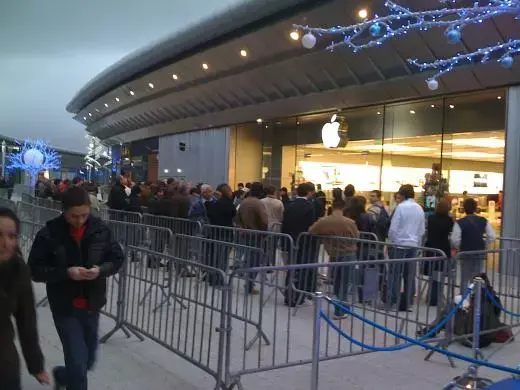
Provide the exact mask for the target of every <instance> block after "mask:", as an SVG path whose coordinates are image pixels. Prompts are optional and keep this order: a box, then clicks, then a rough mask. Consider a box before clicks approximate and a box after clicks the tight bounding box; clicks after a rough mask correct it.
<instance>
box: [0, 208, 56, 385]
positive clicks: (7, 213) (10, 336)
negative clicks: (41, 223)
mask: <svg viewBox="0 0 520 390" xmlns="http://www.w3.org/2000/svg"><path fill="white" fill-rule="evenodd" d="M19 233H20V221H19V220H18V217H17V216H16V214H15V213H14V212H13V211H11V210H9V209H6V208H0V346H1V347H0V389H2V390H21V388H22V387H21V379H20V359H19V357H18V352H17V350H16V346H15V343H14V340H15V332H14V329H13V322H12V321H11V319H12V318H14V322H15V323H16V328H17V333H18V339H19V341H20V345H21V347H22V353H23V356H24V358H25V362H26V364H27V369H28V370H29V372H30V373H31V375H32V376H33V377H35V378H36V380H37V381H38V382H40V383H41V384H49V383H50V379H49V375H48V374H47V372H46V371H45V369H44V360H43V354H42V350H41V348H40V343H39V341H38V327H37V324H36V308H35V302H34V293H33V289H32V283H31V276H30V272H29V267H28V266H27V265H26V264H25V262H24V261H23V258H22V254H21V253H20V249H19V248H18V234H19Z"/></svg>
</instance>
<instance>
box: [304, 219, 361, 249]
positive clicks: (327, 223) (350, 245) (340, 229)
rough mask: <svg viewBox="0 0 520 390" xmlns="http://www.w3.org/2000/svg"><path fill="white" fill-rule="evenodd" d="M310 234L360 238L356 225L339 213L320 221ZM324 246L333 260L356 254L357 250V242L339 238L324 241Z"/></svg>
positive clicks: (313, 226)
mask: <svg viewBox="0 0 520 390" xmlns="http://www.w3.org/2000/svg"><path fill="white" fill-rule="evenodd" d="M309 233H310V234H313V235H317V236H335V237H345V238H359V230H358V228H357V226H356V223H355V222H354V221H353V220H351V219H350V218H347V217H344V216H343V215H341V214H337V213H332V214H331V215H329V216H327V217H323V218H321V219H319V220H318V221H317V222H315V223H314V225H312V226H311V227H310V229H309ZM323 245H324V246H325V250H326V251H327V253H328V254H329V256H330V257H331V258H336V257H340V256H345V255H351V254H355V253H356V250H357V246H356V243H355V242H352V241H350V240H344V239H339V238H336V239H333V238H331V239H330V240H323Z"/></svg>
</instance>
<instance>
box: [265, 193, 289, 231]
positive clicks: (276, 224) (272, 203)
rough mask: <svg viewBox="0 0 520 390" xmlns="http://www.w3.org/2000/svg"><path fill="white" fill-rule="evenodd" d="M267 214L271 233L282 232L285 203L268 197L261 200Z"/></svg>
mask: <svg viewBox="0 0 520 390" xmlns="http://www.w3.org/2000/svg"><path fill="white" fill-rule="evenodd" d="M260 201H261V202H262V203H263V204H264V206H265V211H266V212H267V220H268V225H269V230H270V231H275V230H280V225H281V224H282V220H283V211H284V207H283V202H282V201H281V200H279V199H276V198H271V197H269V196H268V197H266V198H263V199H261V200H260Z"/></svg>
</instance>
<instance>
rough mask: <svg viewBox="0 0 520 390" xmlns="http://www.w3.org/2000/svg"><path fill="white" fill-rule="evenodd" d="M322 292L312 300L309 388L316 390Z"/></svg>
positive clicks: (318, 373) (318, 374)
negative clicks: (312, 318) (312, 317)
mask: <svg viewBox="0 0 520 390" xmlns="http://www.w3.org/2000/svg"><path fill="white" fill-rule="evenodd" d="M322 300H323V293H321V292H317V293H316V299H315V300H314V324H313V329H312V371H311V390H318V382H319V376H320V372H319V366H320V331H321V303H322Z"/></svg>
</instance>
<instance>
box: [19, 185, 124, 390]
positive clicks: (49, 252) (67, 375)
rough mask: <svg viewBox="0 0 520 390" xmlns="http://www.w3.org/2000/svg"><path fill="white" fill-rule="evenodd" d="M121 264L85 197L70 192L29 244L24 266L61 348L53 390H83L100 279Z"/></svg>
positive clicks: (102, 296) (94, 337) (100, 302)
mask: <svg viewBox="0 0 520 390" xmlns="http://www.w3.org/2000/svg"><path fill="white" fill-rule="evenodd" d="M123 261H124V256H123V252H122V250H121V247H120V245H119V244H118V243H117V242H116V241H114V240H113V238H112V233H111V231H110V229H109V228H108V226H107V225H106V224H105V223H104V222H103V221H102V220H101V219H99V218H97V217H94V216H93V215H91V209H90V199H89V196H88V193H87V192H86V191H85V190H83V189H82V188H79V187H72V188H70V189H69V190H67V192H66V193H65V194H64V196H63V214H62V215H61V216H59V217H57V218H55V219H53V220H51V221H49V222H47V224H46V226H45V227H44V228H43V229H41V230H40V231H39V232H38V234H37V235H36V238H35V239H34V243H33V246H32V248H31V253H30V255H29V262H28V263H29V267H30V269H31V274H32V278H33V280H34V281H35V282H39V283H45V284H46V286H47V298H48V300H49V305H50V309H51V312H52V317H53V319H54V324H55V326H56V330H57V332H58V336H59V338H60V340H61V344H62V346H63V354H64V358H65V366H59V367H56V368H54V370H53V376H54V381H55V384H56V389H62V390H63V389H65V388H66V389H67V390H87V383H88V381H87V371H89V370H92V368H93V366H94V362H95V360H96V352H97V348H98V327H99V311H100V309H101V308H102V307H103V306H104V305H105V304H106V289H107V286H106V279H107V278H108V277H109V276H111V275H114V274H115V273H117V272H118V271H119V268H120V267H121V266H122V264H123Z"/></svg>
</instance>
